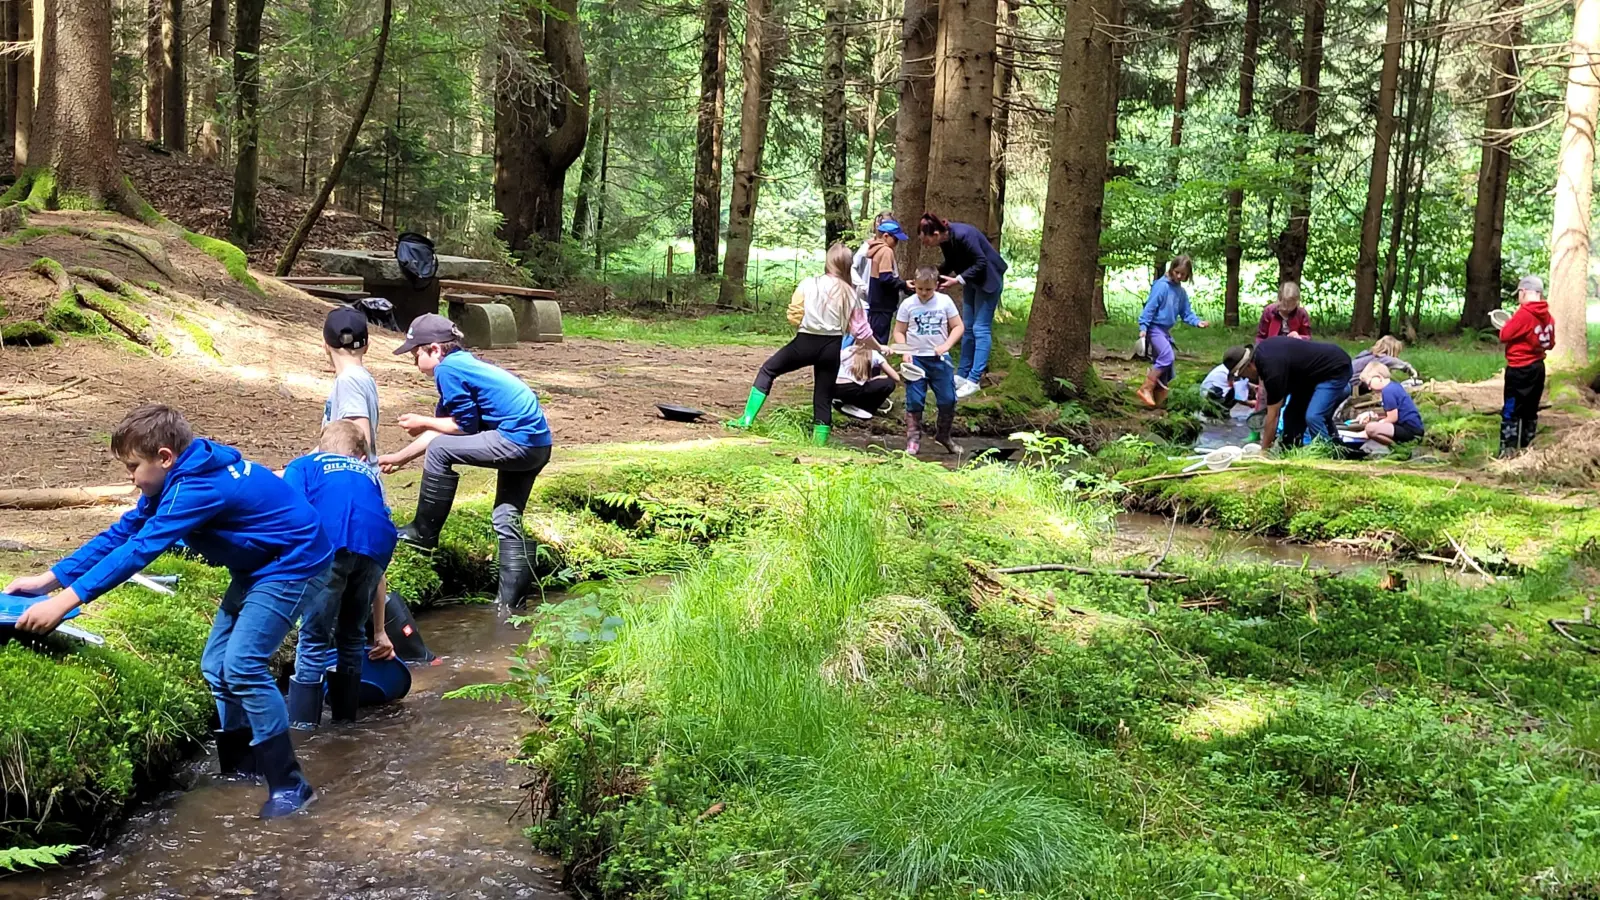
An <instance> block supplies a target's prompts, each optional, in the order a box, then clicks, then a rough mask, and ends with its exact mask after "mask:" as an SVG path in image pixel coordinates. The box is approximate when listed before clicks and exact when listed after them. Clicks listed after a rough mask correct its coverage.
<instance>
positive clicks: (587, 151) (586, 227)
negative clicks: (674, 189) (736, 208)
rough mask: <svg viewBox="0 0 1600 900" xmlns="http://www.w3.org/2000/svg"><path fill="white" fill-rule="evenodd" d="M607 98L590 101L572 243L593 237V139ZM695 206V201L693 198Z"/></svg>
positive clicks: (594, 96) (600, 95) (598, 95)
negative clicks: (587, 130) (587, 132)
mask: <svg viewBox="0 0 1600 900" xmlns="http://www.w3.org/2000/svg"><path fill="white" fill-rule="evenodd" d="M608 96H609V95H608V94H607V93H606V92H605V91H599V92H595V93H591V95H590V98H589V105H590V107H591V109H590V111H589V138H586V139H585V140H584V142H583V166H582V167H581V168H580V169H579V171H578V196H577V198H576V199H575V200H573V201H572V239H573V240H575V241H577V242H579V243H582V242H584V241H586V240H588V239H589V236H590V235H592V234H594V206H595V205H594V201H593V199H592V198H593V197H594V191H595V185H596V183H597V182H598V181H599V179H600V149H601V148H600V141H596V140H593V139H592V138H593V136H594V135H595V133H596V132H597V131H599V130H600V125H601V122H603V121H604V118H605V110H604V109H603V108H602V107H603V105H604V104H605V103H606V102H607V99H606V98H607V97H608ZM696 202H698V198H696Z"/></svg>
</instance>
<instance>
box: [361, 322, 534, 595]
mask: <svg viewBox="0 0 1600 900" xmlns="http://www.w3.org/2000/svg"><path fill="white" fill-rule="evenodd" d="M394 352H395V355H396V356H399V355H401V354H404V353H409V354H411V359H412V361H413V362H414V363H416V366H417V370H418V371H420V372H421V373H422V374H424V375H429V376H432V377H433V380H434V384H435V385H436V386H437V387H438V389H439V405H438V407H437V408H436V409H435V410H434V414H433V415H432V416H421V415H416V414H415V413H406V414H405V415H403V416H401V417H400V427H401V428H404V429H405V430H406V432H407V433H408V434H410V435H411V436H412V437H414V438H416V440H414V441H412V442H411V443H410V444H409V445H408V446H406V448H405V449H403V450H400V451H398V452H396V453H386V454H384V455H383V456H380V457H378V465H379V467H380V468H382V470H383V471H384V473H386V474H387V473H390V472H394V471H397V470H399V469H400V468H401V467H402V466H404V465H406V464H407V463H409V462H411V461H412V460H414V459H416V458H417V457H419V456H424V455H426V458H425V459H424V460H423V463H422V483H421V484H420V485H418V486H417V515H416V517H415V518H414V519H412V520H411V524H409V525H406V526H403V527H402V528H401V529H400V540H402V541H405V542H406V543H408V544H411V545H413V546H416V547H419V548H421V549H424V550H432V549H434V548H435V547H437V546H438V545H439V529H440V528H442V527H444V520H445V519H446V518H447V517H449V515H450V507H451V505H453V504H454V503H455V498H456V484H457V482H458V481H459V476H457V475H456V471H455V467H456V466H457V465H459V464H466V465H469V466H483V467H484V468H487V469H494V470H496V471H498V472H499V477H498V479H497V480H496V483H495V491H494V512H493V514H492V516H491V519H492V521H493V523H494V531H495V534H496V535H497V536H498V537H499V539H500V548H499V549H500V586H499V592H498V594H499V596H498V600H499V602H500V604H501V606H503V607H507V608H513V609H515V608H520V607H521V606H522V605H523V602H524V601H523V595H524V594H526V593H527V592H528V588H529V587H530V586H531V585H532V584H533V567H532V562H531V560H530V559H529V554H528V545H527V543H526V542H525V541H524V540H523V538H522V512H523V510H524V509H526V508H527V505H528V495H529V494H531V493H532V492H533V481H534V479H535V478H536V477H538V475H539V471H540V470H541V469H543V468H544V467H545V464H546V463H548V462H550V445H551V443H552V440H551V436H550V425H549V423H548V422H546V421H545V418H544V410H542V409H540V408H539V398H538V397H537V396H535V395H534V393H533V390H532V389H530V388H529V387H528V386H527V385H526V384H523V383H522V380H521V379H519V378H517V376H515V375H513V374H511V373H510V372H507V371H506V370H505V369H502V368H500V367H499V366H495V365H491V364H490V363H486V362H484V361H483V360H481V359H478V358H477V357H475V356H473V355H472V354H470V353H468V352H467V351H465V350H463V349H462V348H461V332H459V331H457V330H456V327H455V325H454V324H453V323H451V321H450V320H449V319H446V318H445V317H444V316H440V315H435V314H433V313H426V314H424V315H420V316H418V317H417V318H416V319H414V320H413V321H412V323H411V329H410V330H409V331H407V332H406V340H405V343H403V344H401V345H400V347H399V349H397V350H395V351H394Z"/></svg>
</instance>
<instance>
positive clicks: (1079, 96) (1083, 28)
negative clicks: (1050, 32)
mask: <svg viewBox="0 0 1600 900" xmlns="http://www.w3.org/2000/svg"><path fill="white" fill-rule="evenodd" d="M1064 6H1065V7H1066V10H1065V11H1066V26H1065V29H1064V32H1063V35H1062V40H1061V77H1060V80H1059V81H1058V82H1057V85H1058V87H1057V88H1056V115H1055V124H1054V128H1053V130H1052V133H1051V138H1050V186H1049V188H1048V190H1047V192H1046V196H1045V208H1044V234H1043V235H1042V237H1041V238H1040V242H1039V276H1038V283H1037V285H1036V286H1035V288H1034V294H1033V312H1032V314H1031V315H1030V316H1029V317H1028V363H1029V365H1031V366H1032V367H1033V369H1034V371H1035V372H1037V373H1038V375H1039V379H1040V381H1042V382H1043V383H1044V384H1045V390H1046V392H1047V393H1049V394H1050V395H1051V396H1054V397H1060V396H1062V395H1064V394H1066V393H1068V392H1067V391H1066V390H1065V389H1064V388H1063V386H1062V384H1061V381H1066V382H1068V383H1070V384H1072V385H1074V386H1075V387H1076V388H1077V389H1078V390H1080V391H1081V390H1083V389H1085V388H1086V387H1088V380H1089V379H1090V378H1091V377H1093V372H1092V370H1091V369H1090V364H1089V327H1090V316H1091V312H1092V309H1091V303H1092V300H1093V296H1094V283H1095V267H1094V266H1092V265H1087V263H1088V261H1089V260H1095V259H1099V257H1100V217H1101V211H1102V208H1103V207H1104V204H1105V186H1106V160H1107V153H1106V117H1107V115H1108V109H1107V107H1108V105H1109V104H1108V101H1109V100H1110V91H1109V90H1108V89H1107V87H1106V82H1107V80H1108V79H1109V78H1112V77H1113V76H1114V72H1115V67H1114V63H1113V60H1112V49H1111V46H1112V36H1111V34H1110V31H1109V29H1108V28H1107V25H1108V23H1111V22H1116V21H1120V18H1119V16H1120V12H1119V11H1118V9H1117V7H1118V0H1066V3H1065V4H1064ZM1058 379H1060V380H1058Z"/></svg>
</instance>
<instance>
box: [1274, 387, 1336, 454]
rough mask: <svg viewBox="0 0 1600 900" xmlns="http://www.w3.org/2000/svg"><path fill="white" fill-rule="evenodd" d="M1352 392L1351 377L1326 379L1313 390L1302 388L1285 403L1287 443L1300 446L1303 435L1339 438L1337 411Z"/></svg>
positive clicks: (1284, 416) (1328, 438)
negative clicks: (1335, 415) (1334, 415)
mask: <svg viewBox="0 0 1600 900" xmlns="http://www.w3.org/2000/svg"><path fill="white" fill-rule="evenodd" d="M1349 396H1350V380H1349V379H1347V378H1334V379H1330V380H1328V381H1324V382H1322V383H1321V384H1319V385H1317V386H1316V387H1314V388H1312V389H1311V390H1310V391H1299V392H1297V393H1295V394H1293V395H1291V396H1290V397H1289V399H1288V400H1287V401H1285V402H1284V405H1283V423H1282V428H1281V430H1282V431H1283V445H1284V446H1285V447H1298V446H1300V444H1301V442H1302V439H1303V438H1305V437H1306V436H1308V435H1309V437H1310V439H1311V440H1313V441H1315V440H1319V439H1320V440H1325V441H1331V442H1333V443H1338V442H1339V435H1338V431H1337V430H1336V428H1335V426H1334V422H1333V412H1334V410H1336V409H1338V408H1339V404H1340V403H1343V402H1344V401H1345V398H1347V397H1349Z"/></svg>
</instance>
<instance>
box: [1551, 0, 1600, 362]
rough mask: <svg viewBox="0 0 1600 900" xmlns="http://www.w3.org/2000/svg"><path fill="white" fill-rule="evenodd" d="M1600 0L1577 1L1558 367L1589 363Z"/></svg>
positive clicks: (1563, 188) (1560, 240)
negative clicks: (1589, 310) (1590, 235)
mask: <svg viewBox="0 0 1600 900" xmlns="http://www.w3.org/2000/svg"><path fill="white" fill-rule="evenodd" d="M1597 65H1600V0H1576V3H1575V9H1574V11H1573V16H1572V62H1571V63H1570V64H1569V65H1568V68H1567V94H1566V124H1565V126H1564V127H1563V128H1562V131H1561V152H1560V155H1559V156H1557V157H1556V203H1555V215H1554V217H1553V221H1552V222H1551V228H1550V315H1551V316H1553V317H1554V318H1555V320H1556V349H1555V350H1554V351H1553V352H1552V353H1551V354H1550V358H1551V364H1552V365H1553V366H1554V367H1555V368H1578V367H1580V366H1584V365H1587V364H1588V362H1589V336H1588V326H1587V319H1586V314H1587V312H1588V303H1589V215H1590V199H1591V193H1592V191H1593V187H1594V129H1595V119H1596V116H1597V114H1600V73H1597V72H1596V70H1595V67H1596V66H1597Z"/></svg>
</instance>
